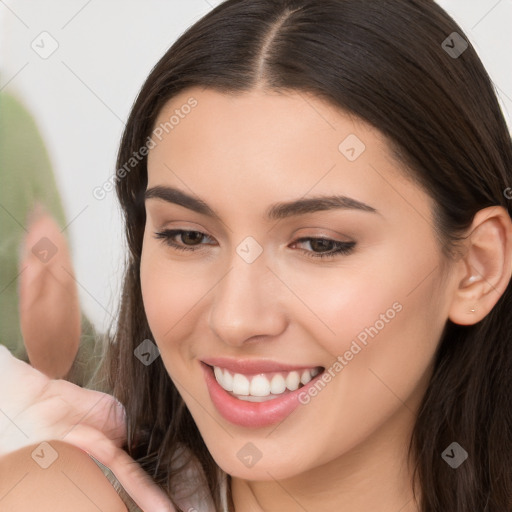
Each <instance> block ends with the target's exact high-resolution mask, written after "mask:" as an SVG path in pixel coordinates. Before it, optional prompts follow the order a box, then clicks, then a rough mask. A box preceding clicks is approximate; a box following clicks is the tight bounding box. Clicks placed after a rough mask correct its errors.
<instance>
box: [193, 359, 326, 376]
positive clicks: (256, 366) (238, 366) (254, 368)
mask: <svg viewBox="0 0 512 512" xmlns="http://www.w3.org/2000/svg"><path fill="white" fill-rule="evenodd" d="M202 362H203V363H205V364H207V365H208V366H218V367H220V368H224V369H226V370H230V371H231V372H233V373H241V374H246V375H251V374H257V373H270V372H291V371H294V370H305V369H311V368H323V367H321V366H319V365H311V364H299V365H291V364H286V363H280V362H278V361H271V360H268V359H230V358H227V357H211V358H208V359H202Z"/></svg>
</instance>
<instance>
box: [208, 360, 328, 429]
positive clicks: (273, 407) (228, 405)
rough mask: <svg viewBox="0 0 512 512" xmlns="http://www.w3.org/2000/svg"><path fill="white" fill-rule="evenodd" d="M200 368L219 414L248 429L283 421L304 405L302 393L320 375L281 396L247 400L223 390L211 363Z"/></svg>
mask: <svg viewBox="0 0 512 512" xmlns="http://www.w3.org/2000/svg"><path fill="white" fill-rule="evenodd" d="M201 367H202V368H203V371H204V375H205V380H206V385H207V386H208V392H209V393H210V398H211V399H212V402H213V405H215V407H216V408H217V410H218V411H219V413H220V414H221V415H222V416H223V417H224V418H225V419H226V420H228V421H229V422H231V423H234V424H235V425H240V426H241V427H249V428H261V427H268V426H270V425H274V424H275V423H279V422H280V421H283V420H284V419H285V418H286V417H287V416H289V415H290V414H291V413H292V412H293V411H294V410H295V409H296V408H297V407H298V406H299V405H300V404H301V403H300V402H299V400H298V397H299V394H300V393H302V392H307V389H308V387H309V386H311V385H312V384H313V383H314V382H315V381H316V378H318V376H317V377H316V378H315V379H313V380H311V381H310V382H309V383H308V384H306V385H305V386H303V387H301V388H299V389H296V390H295V391H292V392H291V393H286V394H284V395H283V396H282V397H280V398H273V399H271V400H266V401H265V402H247V401H245V400H239V399H238V398H235V397H234V396H232V395H230V394H229V393H228V392H227V391H226V390H225V389H223V388H222V387H221V386H220V384H219V383H218V382H217V379H216V378H215V376H214V374H213V369H212V368H211V367H210V366H208V365H206V364H204V363H201ZM320 375H321V374H320Z"/></svg>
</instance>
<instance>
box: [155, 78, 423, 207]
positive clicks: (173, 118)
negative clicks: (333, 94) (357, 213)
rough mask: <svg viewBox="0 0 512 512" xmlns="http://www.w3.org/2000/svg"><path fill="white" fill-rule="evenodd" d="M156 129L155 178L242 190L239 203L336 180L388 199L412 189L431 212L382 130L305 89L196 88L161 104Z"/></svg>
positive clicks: (377, 199)
mask: <svg viewBox="0 0 512 512" xmlns="http://www.w3.org/2000/svg"><path fill="white" fill-rule="evenodd" d="M152 139H153V141H154V143H155V146H154V147H153V149H151V150H150V152H149V156H148V187H150V186H157V185H162V184H170V185H175V186H181V187H182V188H185V189H186V188H189V189H191V191H192V192H193V193H195V194H197V195H198V196H200V197H203V198H204V197H212V198H215V197H218V198H219V199H220V200H225V199H226V198H231V199H230V200H234V198H235V197H237V198H239V199H240V201H239V203H238V206H240V205H242V204H251V203H253V202H255V201H258V202H260V203H261V202H262V200H265V202H267V203H271V202H272V199H273V198H274V199H275V200H276V201H277V200H285V199H294V198H297V197H301V196H304V195H307V194H310V195H313V194H323V193H329V192H332V191H333V190H335V191H337V192H339V193H343V194H345V195H347V196H351V197H354V198H355V199H358V200H361V201H364V202H367V203H369V204H372V206H375V205H381V207H382V206H385V205H386V203H389V204H392V203H393V202H394V203H397V201H399V200H400V197H401V196H402V197H410V198H413V201H415V202H416V203H417V204H416V208H418V209H420V210H421V209H422V208H423V205H422V203H425V204H424V214H425V215H428V212H429V206H430V205H429V204H428V198H427V197H426V195H425V194H424V192H423V191H422V190H420V189H419V188H418V186H416V185H415V184H414V183H412V182H410V181H409V180H407V179H406V178H405V174H404V173H403V169H401V165H400V164H399V162H397V161H396V159H395V158H394V157H393V156H392V153H391V150H390V148H389V145H388V144H387V143H386V140H385V138H384V137H383V136H382V134H380V132H378V130H376V129H375V128H373V127H372V126H370V125H368V124H367V123H365V122H363V121H362V120H361V119H359V118H357V117H355V116H353V115H350V114H348V113H346V112H344V111H342V110H341V109H338V108H335V107H334V106H333V105H331V104H329V103H327V102H326V101H323V100H321V99H319V98H318V97H314V96H312V95H309V94H306V93H304V92H297V91H286V93H284V92H275V91H272V92H269V91H263V90H253V91H250V92H245V93H240V94H236V95H234V94H224V93H221V92H218V91H214V90H211V89H202V88H190V89H188V90H185V91H183V92H182V93H180V94H179V95H177V96H176V97H174V98H172V99H171V100H170V101H169V102H168V103H167V104H166V105H165V106H164V107H163V108H162V110H161V112H160V113H159V115H158V117H157V120H156V122H155V125H154V129H153V135H152ZM212 200H213V199H212ZM401 201H402V202H404V201H403V199H401ZM372 202H373V203H372ZM403 206H404V207H405V210H407V209H410V204H409V206H407V204H405V205H403ZM377 208H378V206H377Z"/></svg>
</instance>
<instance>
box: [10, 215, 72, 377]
mask: <svg viewBox="0 0 512 512" xmlns="http://www.w3.org/2000/svg"><path fill="white" fill-rule="evenodd" d="M22 253H23V254H22V258H21V261H20V270H21V274H20V277H19V280H20V286H19V310H20V324H21V332H22V335H23V340H24V342H25V348H26V350H27V355H28V358H29V360H30V364H32V366H34V368H37V369H38V370H40V371H42V372H44V373H45V374H46V375H48V376H49V377H53V378H62V377H64V376H65V375H66V374H67V373H68V372H69V370H70V368H71V365H72V364H73V361H74V359H75V356H76V354H77V351H78V345H79V343H80V328H81V326H80V304H79V300H78V290H77V285H76V281H75V277H74V272H73V267H72V261H71V256H70V252H69V247H68V242H67V240H66V237H65V236H64V235H63V234H62V232H61V230H60V228H59V226H58V225H57V223H56V222H55V220H54V219H53V218H52V217H51V216H50V214H48V213H46V212H45V211H44V210H43V209H42V208H41V207H40V206H36V208H35V209H34V211H33V212H32V215H31V222H30V224H29V226H28V233H27V235H26V236H25V240H24V243H23V248H22Z"/></svg>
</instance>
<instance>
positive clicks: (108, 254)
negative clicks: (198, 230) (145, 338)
mask: <svg viewBox="0 0 512 512" xmlns="http://www.w3.org/2000/svg"><path fill="white" fill-rule="evenodd" d="M219 3H220V1H214V0H144V1H142V0H139V1H135V0H130V1H128V0H108V1H107V0H102V1H100V0H59V1H57V0H51V1H50V0H41V1H38V2H32V1H30V0H3V1H1V2H0V89H5V90H6V91H9V92H11V93H13V94H15V95H16V96H17V97H18V98H20V99H21V100H22V101H23V103H24V104H25V105H26V106H27V107H28V108H29V110H30V111H31V113H32V114H33V115H34V117H35V119H36V122H37V124H38V126H39V128H40V130H41V132H42V135H43V138H44V140H45V142H46V145H47V148H48V151H49V153H50V157H51V160H52V163H53V168H54V172H55V174H56V178H57V182H58V185H59V188H60V191H61V194H62V197H63V202H64V208H65V212H66V216H67V219H68V221H71V224H70V225H69V228H68V234H69V236H70V240H71V244H72V252H73V259H74V264H75V269H76V275H77V280H78V282H79V284H80V286H79V291H80V298H81V302H82V308H83V310H84V311H85V313H86V314H87V316H88V317H89V318H90V319H91V320H92V321H93V322H94V323H95V324H96V325H97V326H98V327H99V328H100V329H101V330H104V329H106V327H107V325H108V323H109V322H110V321H111V318H112V315H114V314H115V312H116V307H117V300H118V296H119V290H120V279H121V277H122V268H123V261H124V245H123V244H124V242H123V233H122V227H121V223H120V216H119V212H118V206H117V203H116V201H115V195H114V193H113V192H111V193H109V194H107V197H106V198H105V199H103V200H102V201H99V200H97V199H95V198H94V197H93V195H92V190H93V189H94V187H96V186H101V184H103V183H104V182H105V181H106V180H107V179H108V178H109V177H110V176H111V175H112V174H113V173H114V171H115V157H116V152H117V148H118V144H119V139H120V136H121V133H122V129H123V122H124V120H125V119H126V118H127V116H128V112H129V110H130V107H131V104H132V102H133V100H134V99H135V96H136V94H137V92H138V90H139V88H140V86H141V85H142V83H143V81H144V80H145V78H146V76H147V75H148V73H149V71H150V70H151V68H152V66H153V65H154V64H155V63H156V62H157V61H158V59H159V58H160V57H161V56H162V55H163V54H164V52H165V51H166V49H167V48H168V47H169V46H170V45H171V44H172V43H173V41H174V40H175V39H176V38H177V37H178V36H179V35H180V34H181V33H182V32H183V31H184V30H185V29H186V28H187V27H189V26H190V25H191V24H193V23H194V22H195V21H197V20H198V19H199V18H200V17H202V16H203V15H204V14H206V13H207V12H208V11H209V10H210V9H211V8H212V7H214V6H215V5H217V4H219ZM439 3H440V4H441V5H442V6H443V7H444V8H445V9H446V10H447V11H448V12H449V13H450V14H451V15H452V16H453V17H454V18H455V20H456V21H457V22H458V23H459V24H460V25H461V26H462V28H463V29H464V30H465V31H466V35H467V36H468V38H469V39H470V40H471V42H472V43H473V44H474V45H475V47H476V49H477V51H478V53H479V55H480V57H481V59H482V60H483V62H484V64H485V66H486V67H487V70H488V72H489V74H490V75H491V78H492V79H493V81H494V83H495V84H496V86H497V88H498V90H499V93H500V99H501V101H502V105H503V108H504V111H505V115H506V116H507V119H508V121H509V125H511V126H512V122H511V120H512V65H511V60H512V59H511V58H510V55H511V53H512V30H511V28H510V27H512V0H440V1H439ZM43 31H47V32H48V33H50V34H51V35H52V37H53V38H55V40H56V41H57V42H58V44H59V47H58V49H57V50H56V51H55V53H53V54H52V55H51V56H50V57H49V58H48V59H42V58H41V57H39V55H37V54H36V53H35V52H34V50H33V49H32V48H31V43H32V41H33V40H34V39H35V38H37V36H39V34H40V33H41V32H43ZM27 144H30V141H27Z"/></svg>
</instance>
